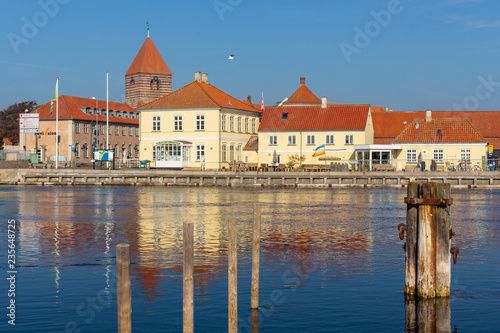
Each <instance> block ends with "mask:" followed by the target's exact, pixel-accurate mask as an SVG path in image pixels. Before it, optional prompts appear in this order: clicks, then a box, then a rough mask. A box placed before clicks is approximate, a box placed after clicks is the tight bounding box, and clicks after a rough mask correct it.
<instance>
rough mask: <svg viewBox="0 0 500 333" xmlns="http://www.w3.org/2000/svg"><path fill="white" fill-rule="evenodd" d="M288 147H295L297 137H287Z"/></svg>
mask: <svg viewBox="0 0 500 333" xmlns="http://www.w3.org/2000/svg"><path fill="white" fill-rule="evenodd" d="M288 145H289V146H296V145H297V137H296V136H295V135H289V136H288Z"/></svg>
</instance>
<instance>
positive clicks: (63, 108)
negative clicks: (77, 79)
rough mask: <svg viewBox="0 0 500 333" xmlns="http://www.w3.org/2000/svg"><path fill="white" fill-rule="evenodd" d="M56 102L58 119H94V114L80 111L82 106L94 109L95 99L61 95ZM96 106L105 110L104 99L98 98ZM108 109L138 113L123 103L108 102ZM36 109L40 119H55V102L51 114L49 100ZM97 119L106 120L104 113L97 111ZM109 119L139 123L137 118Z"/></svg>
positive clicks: (113, 117) (110, 118)
mask: <svg viewBox="0 0 500 333" xmlns="http://www.w3.org/2000/svg"><path fill="white" fill-rule="evenodd" d="M58 102H59V120H64V119H80V120H89V121H92V120H95V119H96V115H94V114H86V113H85V112H83V111H82V108H83V109H85V108H90V109H91V110H93V109H95V107H96V100H95V99H90V98H80V97H73V96H65V95H62V96H59V98H58ZM97 108H98V109H99V110H103V109H104V110H106V101H99V100H98V101H97ZM109 110H111V111H122V112H123V111H126V112H133V113H134V114H137V113H138V112H137V111H136V110H134V109H132V108H131V107H130V106H128V105H127V104H125V103H115V102H109ZM37 111H38V113H39V114H40V120H47V119H52V120H55V119H56V103H54V110H53V112H52V114H50V102H48V103H46V104H44V105H42V106H40V107H39V108H38V109H37ZM97 119H98V121H106V115H104V116H101V113H100V112H99V113H98V116H97ZM109 121H110V122H113V123H124V124H136V125H138V124H139V119H129V118H122V117H121V116H120V117H116V116H110V117H109Z"/></svg>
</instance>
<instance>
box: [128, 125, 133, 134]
mask: <svg viewBox="0 0 500 333" xmlns="http://www.w3.org/2000/svg"><path fill="white" fill-rule="evenodd" d="M133 130H134V128H133V127H129V128H128V136H132V131H133Z"/></svg>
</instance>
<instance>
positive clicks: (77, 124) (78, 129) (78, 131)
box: [75, 123, 80, 133]
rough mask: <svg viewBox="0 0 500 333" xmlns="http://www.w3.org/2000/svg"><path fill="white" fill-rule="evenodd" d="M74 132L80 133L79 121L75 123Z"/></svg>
mask: <svg viewBox="0 0 500 333" xmlns="http://www.w3.org/2000/svg"><path fill="white" fill-rule="evenodd" d="M75 133H80V124H79V123H76V124H75Z"/></svg>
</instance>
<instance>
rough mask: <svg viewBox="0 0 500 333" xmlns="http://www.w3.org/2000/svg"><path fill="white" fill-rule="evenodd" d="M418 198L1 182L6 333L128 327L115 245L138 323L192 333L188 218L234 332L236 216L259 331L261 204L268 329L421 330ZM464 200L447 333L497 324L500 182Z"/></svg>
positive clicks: (217, 320)
mask: <svg viewBox="0 0 500 333" xmlns="http://www.w3.org/2000/svg"><path fill="white" fill-rule="evenodd" d="M405 196H406V190H405V189H288V188H256V189H250V188H203V187H199V188H195V187H168V188H167V187H161V188H160V187H131V186H128V187H1V188H0V216H1V225H2V232H1V233H0V235H1V236H0V250H1V252H0V269H1V271H2V272H3V273H2V276H3V278H2V280H3V281H4V282H2V283H1V284H0V288H1V289H0V295H2V296H1V297H0V302H1V306H0V308H2V309H4V310H3V311H4V312H5V313H3V314H1V316H0V318H3V319H2V321H1V323H0V331H2V332H6V331H15V332H115V331H116V327H117V324H116V322H117V319H116V318H117V314H116V284H115V268H116V267H115V246H116V245H117V244H119V243H129V244H131V251H132V268H131V269H132V279H133V281H132V294H133V295H132V309H133V312H132V325H133V331H135V332H156V331H162V332H181V331H182V223H183V222H184V221H193V222H194V223H195V313H194V315H195V330H196V331H197V332H227V222H228V221H229V220H236V221H237V222H238V250H239V253H238V289H239V295H238V297H239V298H238V307H239V328H240V332H252V331H253V332H256V331H257V327H254V328H253V330H252V328H251V325H252V323H251V320H250V314H251V311H250V278H251V251H252V245H251V237H252V218H253V204H254V203H256V202H258V203H261V204H262V250H261V278H260V279H261V292H260V304H261V306H262V308H261V311H260V313H259V322H258V329H260V332H410V331H411V330H410V329H409V328H407V327H406V324H405V317H406V315H407V314H406V313H405V299H404V294H403V285H404V252H403V250H402V248H401V246H402V244H403V241H401V240H399V237H398V232H397V229H396V226H397V225H398V224H399V223H401V222H405V217H406V206H405V204H404V203H403V198H404V197H405ZM452 197H453V199H454V205H453V206H452V207H451V214H452V227H453V230H454V231H455V232H456V236H455V237H454V238H453V240H452V243H453V246H459V247H460V249H461V252H460V255H459V258H458V264H457V265H452V284H451V289H452V291H451V293H452V295H451V297H450V298H449V300H446V301H445V302H444V303H443V304H444V305H442V306H444V307H445V312H448V313H450V314H451V317H450V318H451V319H450V320H448V321H446V320H445V325H444V326H445V327H444V328H443V331H444V332H498V331H500V316H499V314H500V252H498V251H499V240H500V191H498V190H484V191H483V190H482V191H479V190H452ZM9 219H15V220H16V222H17V229H16V232H17V234H16V237H17V239H16V249H17V252H16V255H17V257H16V266H17V267H16V268H17V272H18V273H17V276H16V297H15V300H16V321H15V323H16V325H15V327H13V326H11V325H9V324H8V323H7V321H8V320H9V318H8V317H7V316H6V314H7V311H8V310H7V309H6V307H7V306H8V302H9V299H8V298H7V291H8V290H9V284H8V281H7V280H6V277H8V276H7V271H8V270H9V269H8V267H7V245H8V241H7V240H8V237H7V222H8V220H9ZM438 312H439V311H438ZM438 320H439V318H438ZM429 325H431V326H432V325H434V324H433V323H429ZM412 332H413V331H412Z"/></svg>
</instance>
